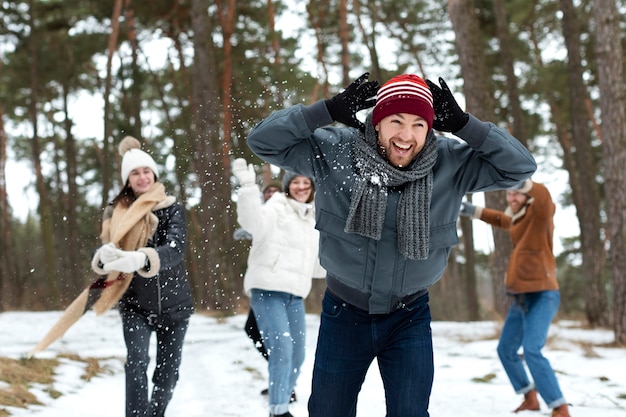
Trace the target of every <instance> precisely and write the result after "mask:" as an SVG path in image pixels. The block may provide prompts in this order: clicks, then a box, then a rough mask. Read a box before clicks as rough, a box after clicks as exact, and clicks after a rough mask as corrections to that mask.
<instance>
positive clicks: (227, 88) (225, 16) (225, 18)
mask: <svg viewBox="0 0 626 417" xmlns="http://www.w3.org/2000/svg"><path fill="white" fill-rule="evenodd" d="M217 4H218V13H219V16H220V23H221V25H222V38H223V40H224V55H223V62H222V112H223V116H222V132H223V134H222V164H223V166H224V170H225V172H227V173H228V175H230V134H231V123H232V120H233V113H232V97H231V91H232V79H233V45H232V43H231V39H232V36H233V33H234V31H235V16H236V13H235V0H227V4H226V9H224V7H223V5H222V2H221V1H218V2H217Z"/></svg>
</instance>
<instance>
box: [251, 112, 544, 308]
mask: <svg viewBox="0 0 626 417" xmlns="http://www.w3.org/2000/svg"><path fill="white" fill-rule="evenodd" d="M331 123H333V120H332V119H331V117H330V115H329V113H328V110H327V109H326V105H325V104H324V102H323V101H319V102H317V103H315V104H313V105H311V106H303V105H296V106H294V107H291V108H288V109H284V110H279V111H277V112H275V113H273V114H271V115H270V116H269V117H268V118H266V119H265V120H263V121H262V122H260V123H259V124H258V125H257V126H256V127H255V128H254V129H253V130H252V131H251V132H250V134H249V136H248V146H249V147H250V149H251V150H252V151H253V152H254V153H255V154H257V155H258V156H259V157H260V158H262V159H263V160H265V161H268V162H270V163H272V164H274V165H277V166H279V167H281V168H283V169H286V170H289V171H295V172H298V173H300V174H303V175H306V176H309V177H312V178H314V180H315V189H316V191H317V192H316V194H315V206H316V228H317V229H318V230H319V231H320V261H321V264H322V266H323V267H324V268H325V269H326V271H327V273H328V275H327V285H328V287H329V289H331V290H332V291H333V292H334V293H335V294H337V295H339V296H340V297H341V298H342V299H344V300H345V301H346V302H348V303H350V304H353V305H355V306H357V307H360V308H363V309H366V310H367V311H369V313H370V314H387V313H389V312H392V311H394V310H395V309H396V308H397V307H398V303H400V302H401V300H402V299H403V297H406V296H410V295H412V294H415V293H417V292H419V291H421V290H423V289H426V288H428V287H429V286H431V285H433V284H434V283H436V282H437V281H438V280H439V279H440V278H441V275H442V274H443V271H444V270H445V268H446V266H447V262H448V256H449V254H450V248H451V247H452V246H453V245H456V244H457V243H458V237H457V233H456V222H457V218H458V215H459V208H460V205H461V200H462V198H463V196H464V195H465V194H466V193H468V192H480V191H492V190H498V189H505V188H510V187H513V186H514V185H517V184H519V183H520V182H521V181H524V180H525V179H527V178H529V177H530V176H531V175H532V174H533V173H534V172H535V170H536V169H537V165H536V163H535V160H534V158H533V157H532V155H531V154H530V152H528V150H527V149H526V148H524V146H522V145H521V144H520V143H519V142H518V141H517V140H516V139H515V138H514V137H512V136H511V135H509V134H508V133H507V132H506V131H504V130H503V129H501V128H499V127H497V126H495V125H494V124H492V123H488V122H482V121H480V120H478V119H476V118H475V117H473V116H471V115H470V120H469V122H468V123H467V125H466V126H465V127H463V129H461V130H460V131H458V132H455V135H456V136H458V137H460V138H461V139H463V140H464V142H463V141H459V140H457V139H454V138H447V137H437V143H438V152H439V154H438V160H437V163H436V165H435V166H434V168H433V172H434V186H433V193H432V200H431V207H430V249H429V257H428V259H425V260H412V259H408V258H406V257H405V256H403V255H402V254H401V253H400V252H399V250H398V244H397V227H396V209H397V206H398V200H399V196H400V193H401V191H402V190H401V189H390V190H389V194H388V201H387V212H386V213H385V221H384V226H383V232H382V237H381V239H380V240H374V239H370V238H367V237H364V236H361V235H359V234H353V233H346V232H344V227H345V224H346V219H347V217H348V211H349V207H350V196H351V191H352V184H353V182H354V168H353V161H352V146H353V145H352V142H353V141H354V140H357V139H358V140H362V139H361V138H362V135H363V134H362V133H361V132H360V131H359V130H357V129H353V128H338V127H332V126H328V125H329V124H331ZM366 123H371V115H370V116H369V117H368V120H367V121H366Z"/></svg>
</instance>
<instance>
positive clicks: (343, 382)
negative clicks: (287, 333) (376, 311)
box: [308, 291, 434, 417]
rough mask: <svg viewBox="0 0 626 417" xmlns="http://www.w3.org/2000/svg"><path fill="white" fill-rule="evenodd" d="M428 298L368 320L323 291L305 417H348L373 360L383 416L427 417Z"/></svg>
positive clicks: (429, 379)
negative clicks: (382, 399)
mask: <svg viewBox="0 0 626 417" xmlns="http://www.w3.org/2000/svg"><path fill="white" fill-rule="evenodd" d="M430 321H431V316H430V308H429V307H428V293H426V294H424V295H423V296H421V297H419V298H418V299H417V300H415V301H413V302H411V303H409V304H407V305H406V306H404V307H403V308H400V309H398V310H396V311H394V312H392V313H390V314H380V315H371V314H368V313H367V312H366V311H363V310H360V309H358V308H355V307H353V306H351V305H349V304H347V303H345V302H343V301H342V300H340V299H339V298H337V297H335V296H333V295H332V294H330V293H329V292H328V291H326V294H325V295H324V300H323V301H322V316H321V320H320V329H319V337H318V341H317V350H316V352H315V364H314V367H313V383H312V387H311V397H310V398H309V404H308V407H309V417H354V416H356V406H357V397H358V394H359V391H360V390H361V385H362V384H363V381H364V380H365V375H366V373H367V370H368V369H369V367H370V364H371V363H372V362H373V360H374V359H375V358H376V359H377V361H378V368H379V370H380V374H381V377H382V381H383V385H384V387H385V398H386V401H387V417H428V416H429V414H428V403H429V399H430V392H431V388H432V384H433V375H434V364H433V344H432V333H431V329H430Z"/></svg>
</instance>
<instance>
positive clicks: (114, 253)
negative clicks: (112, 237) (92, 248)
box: [100, 243, 121, 264]
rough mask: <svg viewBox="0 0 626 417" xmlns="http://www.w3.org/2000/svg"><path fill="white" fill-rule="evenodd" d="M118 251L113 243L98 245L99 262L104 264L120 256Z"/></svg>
mask: <svg viewBox="0 0 626 417" xmlns="http://www.w3.org/2000/svg"><path fill="white" fill-rule="evenodd" d="M119 252H120V250H119V249H117V248H116V247H115V245H114V244H113V243H107V244H106V245H102V246H101V247H100V262H102V263H103V264H106V263H109V262H112V261H114V260H116V259H118V258H119V257H120V256H121V255H120V253H119Z"/></svg>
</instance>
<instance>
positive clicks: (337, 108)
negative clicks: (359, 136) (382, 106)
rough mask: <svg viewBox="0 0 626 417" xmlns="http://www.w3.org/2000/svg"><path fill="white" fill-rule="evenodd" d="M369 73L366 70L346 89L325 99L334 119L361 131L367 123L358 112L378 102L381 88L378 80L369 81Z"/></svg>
mask: <svg viewBox="0 0 626 417" xmlns="http://www.w3.org/2000/svg"><path fill="white" fill-rule="evenodd" d="M369 75H370V73H369V72H366V73H365V74H363V75H361V76H360V77H359V78H357V79H356V80H355V81H354V82H352V84H350V85H349V86H348V88H346V89H345V90H344V91H342V92H341V93H339V94H337V95H336V96H335V97H333V98H331V99H328V100H326V101H325V103H326V108H327V109H328V113H330V117H332V118H333V120H335V121H337V122H340V123H343V124H345V125H347V126H351V127H355V128H357V129H360V130H361V131H364V130H365V125H364V124H363V123H362V122H361V121H360V120H359V119H357V118H356V114H357V113H358V112H360V111H361V110H365V109H369V108H370V107H373V106H374V105H375V104H376V97H375V96H376V92H377V91H378V88H379V85H378V81H367V79H368V78H369Z"/></svg>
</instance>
